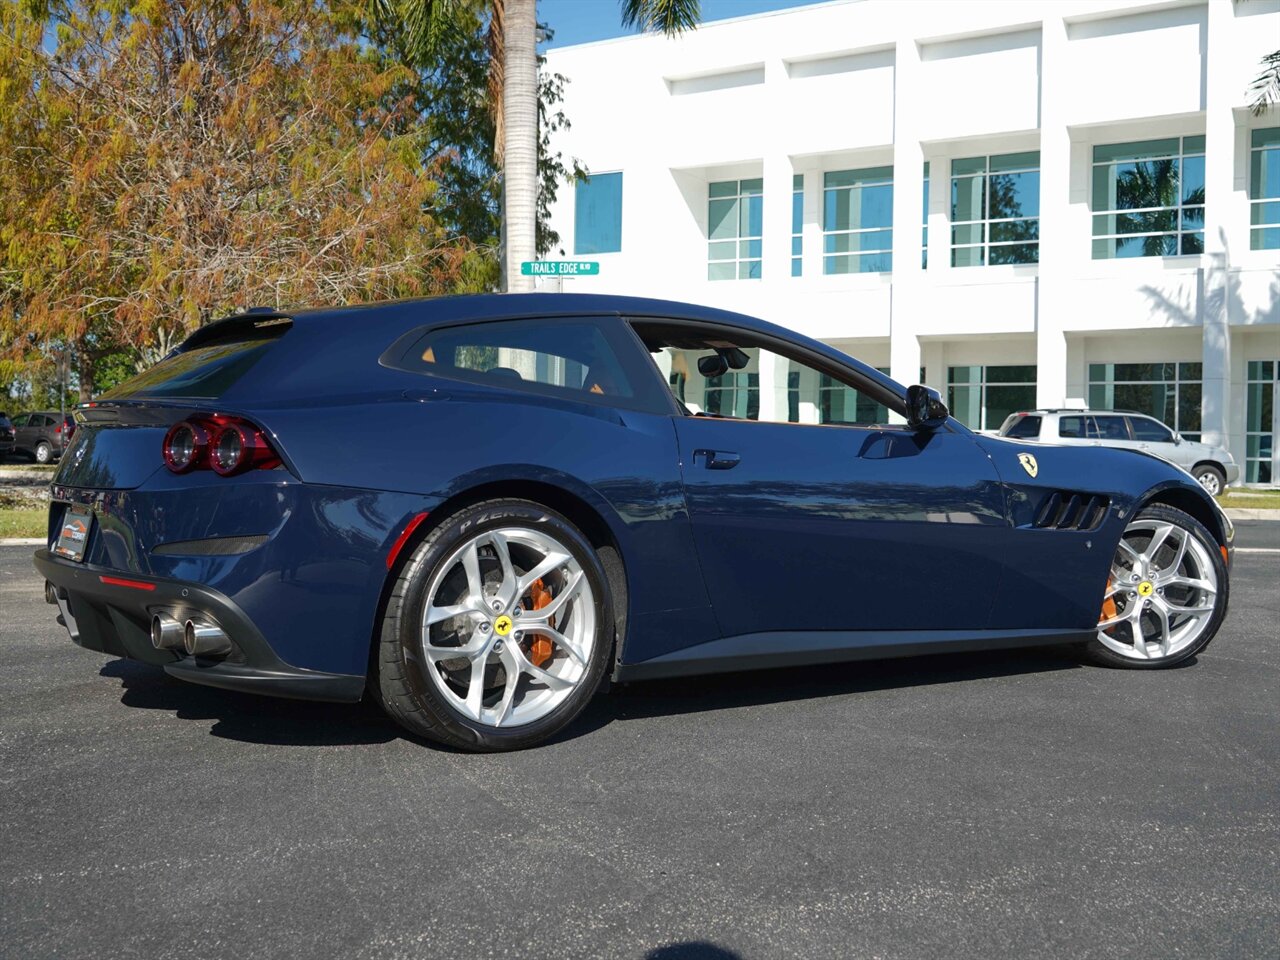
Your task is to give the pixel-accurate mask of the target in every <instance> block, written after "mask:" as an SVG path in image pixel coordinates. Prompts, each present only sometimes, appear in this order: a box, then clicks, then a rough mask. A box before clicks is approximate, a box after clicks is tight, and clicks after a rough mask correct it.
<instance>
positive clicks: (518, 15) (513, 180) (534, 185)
mask: <svg viewBox="0 0 1280 960" xmlns="http://www.w3.org/2000/svg"><path fill="white" fill-rule="evenodd" d="M504 6H505V8H506V9H505V13H506V24H505V26H506V36H505V44H504V63H505V67H504V77H503V81H504V82H503V90H502V108H503V114H504V117H503V121H504V124H503V126H504V130H503V144H504V146H503V163H502V168H503V169H502V178H503V191H502V207H503V225H504V227H505V228H506V251H505V258H504V259H505V262H504V266H505V268H506V269H505V271H504V272H505V274H506V288H507V289H508V290H510V291H513V292H520V291H529V290H532V289H533V277H525V276H521V274H520V264H521V263H522V262H524V261H526V260H536V259H537V229H538V227H537V224H538V53H537V42H538V41H537V30H538V18H537V13H536V10H535V0H506V2H505V4H504Z"/></svg>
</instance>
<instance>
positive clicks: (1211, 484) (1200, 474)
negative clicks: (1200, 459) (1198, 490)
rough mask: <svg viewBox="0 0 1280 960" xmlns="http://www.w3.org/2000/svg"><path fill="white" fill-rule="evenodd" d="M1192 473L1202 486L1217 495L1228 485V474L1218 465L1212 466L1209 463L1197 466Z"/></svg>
mask: <svg viewBox="0 0 1280 960" xmlns="http://www.w3.org/2000/svg"><path fill="white" fill-rule="evenodd" d="M1191 475H1192V476H1193V477H1195V478H1196V482H1197V483H1199V484H1200V486H1202V487H1204V488H1205V489H1206V490H1207V491H1209V493H1211V494H1212V495H1213V496H1215V497H1216V496H1217V495H1218V494H1220V493H1222V491H1223V490H1224V489H1225V488H1226V486H1227V475H1226V474H1225V473H1223V472H1222V471H1221V470H1219V469H1218V468H1217V467H1211V466H1209V465H1208V464H1203V465H1201V466H1199V467H1196V469H1195V471H1194V472H1193V473H1192V474H1191Z"/></svg>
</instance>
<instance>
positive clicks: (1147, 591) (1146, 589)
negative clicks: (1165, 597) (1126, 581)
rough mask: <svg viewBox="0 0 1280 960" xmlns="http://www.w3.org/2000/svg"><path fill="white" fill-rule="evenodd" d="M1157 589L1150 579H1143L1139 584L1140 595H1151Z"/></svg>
mask: <svg viewBox="0 0 1280 960" xmlns="http://www.w3.org/2000/svg"><path fill="white" fill-rule="evenodd" d="M1155 589H1156V588H1155V586H1153V585H1152V583H1151V581H1150V580H1143V581H1142V582H1141V583H1140V584H1138V596H1140V597H1149V596H1151V594H1152V593H1153V592H1154V591H1155Z"/></svg>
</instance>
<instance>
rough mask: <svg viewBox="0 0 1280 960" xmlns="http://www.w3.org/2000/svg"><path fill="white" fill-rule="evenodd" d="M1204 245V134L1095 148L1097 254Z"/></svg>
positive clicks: (1189, 250) (1173, 251) (1165, 253)
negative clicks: (1202, 135) (1201, 135)
mask: <svg viewBox="0 0 1280 960" xmlns="http://www.w3.org/2000/svg"><path fill="white" fill-rule="evenodd" d="M1203 250H1204V137H1182V138H1181V139H1179V138H1177V137H1171V138H1169V139H1167V140H1146V141H1143V142H1141V143H1112V144H1107V145H1105V146H1098V147H1094V148H1093V259H1095V260H1106V259H1110V258H1112V257H1173V256H1178V255H1180V254H1197V253H1201V252H1203Z"/></svg>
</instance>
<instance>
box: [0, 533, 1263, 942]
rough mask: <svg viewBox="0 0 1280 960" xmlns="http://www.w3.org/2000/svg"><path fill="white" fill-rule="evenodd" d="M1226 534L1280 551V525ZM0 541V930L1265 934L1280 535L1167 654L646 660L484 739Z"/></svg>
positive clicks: (381, 937)
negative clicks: (287, 683)
mask: <svg viewBox="0 0 1280 960" xmlns="http://www.w3.org/2000/svg"><path fill="white" fill-rule="evenodd" d="M1237 543H1238V544H1239V545H1240V546H1242V547H1246V548H1250V549H1252V550H1255V551H1264V550H1267V549H1271V550H1276V549H1277V548H1280V523H1255V522H1242V523H1240V525H1239V536H1238V538H1237ZM31 549H32V548H30V547H4V548H0V663H2V664H3V669H2V670H0V776H2V777H3V793H2V795H0V805H2V808H3V817H2V818H0V851H3V852H2V853H0V890H2V892H0V955H3V956H5V957H24V958H30V957H94V958H98V957H147V958H153V957H154V958H163V957H176V958H183V960H187V958H190V957H200V958H209V957H228V958H232V957H234V958H245V957H271V958H282V957H306V958H317V957H344V958H345V957H353V958H359V957H406V958H408V957H448V958H467V957H537V958H543V957H547V958H550V957H610V958H612V957H617V958H634V960H641V958H646V960H675V958H695V957H696V958H703V957H705V958H718V960H728V958H733V957H741V958H755V957H797V958H812V957H849V958H864V957H867V958H869V957H884V958H889V957H947V958H960V957H974V958H989V957H994V956H1008V957H1065V956H1071V957H1151V958H1162V960H1163V958H1174V957H1194V958H1203V957H1260V956H1275V955H1276V944H1277V943H1280V866H1278V865H1277V857H1278V856H1280V855H1278V854H1277V851H1278V850H1280V767H1278V761H1280V738H1278V737H1277V733H1278V732H1280V589H1277V584H1278V583H1280V552H1272V553H1267V552H1248V553H1241V554H1239V555H1238V557H1237V562H1236V569H1235V574H1234V578H1233V586H1232V610H1231V615H1230V617H1229V619H1228V621H1227V624H1226V625H1225V627H1224V628H1223V631H1222V632H1221V633H1220V634H1219V636H1218V639H1217V640H1215V642H1214V643H1213V645H1212V646H1211V647H1210V648H1209V649H1208V651H1207V652H1206V653H1205V654H1204V655H1203V656H1202V657H1200V658H1199V659H1198V661H1196V662H1194V663H1192V664H1190V665H1188V666H1186V667H1183V668H1181V669H1175V670H1168V671H1160V672H1153V673H1140V672H1129V671H1116V670H1105V669H1100V668H1095V667H1084V666H1080V665H1078V664H1077V662H1076V661H1075V660H1074V659H1072V658H1071V657H1069V656H1068V655H1066V654H1065V653H1064V652H1063V651H1060V650H1048V651H1036V652H1025V653H1014V654H1008V653H1005V654H994V655H970V656H948V657H935V658H928V659H919V660H903V661H896V662H886V663H875V664H854V665H849V666H842V667H838V668H822V669H804V670H789V671H783V672H779V673H761V674H747V675H740V676H735V677H718V678H708V679H698V680H687V681H679V682H674V681H673V682H663V683H650V684H637V685H634V686H632V687H629V688H627V689H626V690H623V691H616V692H614V693H613V694H611V695H609V696H607V697H602V698H600V699H598V700H597V701H596V703H595V704H594V705H593V707H592V708H591V709H590V710H589V713H588V715H587V716H586V718H585V719H584V720H582V721H580V722H579V723H578V724H577V725H576V726H575V727H573V728H572V729H571V730H570V731H569V732H568V733H567V734H566V735H564V736H562V737H561V738H560V739H559V740H558V741H556V742H555V743H553V744H552V745H550V746H547V747H544V748H542V749H537V750H532V751H527V752H524V753H519V754H509V755H503V756H467V755H463V754H457V753H451V752H447V751H444V750H438V749H435V748H433V747H431V746H427V745H424V744H421V743H418V742H415V741H413V740H409V739H406V738H404V737H402V736H401V735H400V733H399V732H398V729H397V728H396V727H394V726H393V725H392V724H391V723H390V722H389V721H386V720H384V719H382V718H381V717H380V716H379V715H378V714H377V713H376V712H375V711H374V709H373V708H370V707H366V706H363V705H360V706H333V705H325V704H307V703H293V702H288V701H273V700H267V699H258V698H254V697H250V696H247V695H239V694H233V693H226V692H220V691H216V690H211V689H205V688H201V687H194V686H189V685H186V684H183V683H181V682H179V681H176V680H171V679H169V678H167V677H166V676H165V674H163V673H162V672H160V671H159V670H156V669H153V668H150V667H146V666H142V665H138V664H131V663H127V662H124V661H116V660H110V659H108V658H105V657H103V656H101V655H99V654H95V653H90V652H88V651H84V650H80V649H78V648H76V647H74V646H73V645H72V644H71V643H70V641H69V640H68V639H67V637H66V634H65V631H64V630H63V629H62V628H61V627H59V626H57V625H56V624H55V623H54V620H53V617H54V613H53V610H52V608H50V607H48V606H46V605H45V603H44V602H43V599H42V596H41V582H40V581H39V580H38V579H37V577H36V575H35V573H34V571H33V570H32V568H31V565H30V561H29V556H30V553H31Z"/></svg>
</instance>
